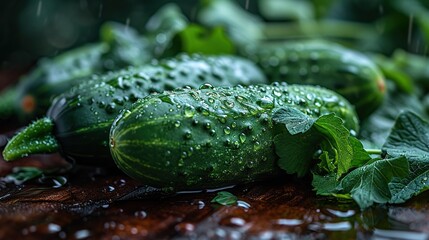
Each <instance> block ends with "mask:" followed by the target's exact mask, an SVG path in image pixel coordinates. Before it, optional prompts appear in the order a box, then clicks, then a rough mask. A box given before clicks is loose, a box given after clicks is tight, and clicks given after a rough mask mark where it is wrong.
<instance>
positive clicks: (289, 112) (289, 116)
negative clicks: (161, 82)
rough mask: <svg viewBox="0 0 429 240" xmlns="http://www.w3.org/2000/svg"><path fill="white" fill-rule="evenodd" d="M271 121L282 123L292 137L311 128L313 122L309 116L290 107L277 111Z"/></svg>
mask: <svg viewBox="0 0 429 240" xmlns="http://www.w3.org/2000/svg"><path fill="white" fill-rule="evenodd" d="M273 120H274V121H275V122H278V123H283V124H284V125H285V126H286V128H287V130H288V131H289V133H290V134H292V135H295V134H297V133H303V132H306V131H307V130H308V129H310V128H311V127H312V126H313V123H314V121H315V120H314V119H313V118H311V117H310V116H308V115H306V114H304V113H302V112H301V111H299V110H297V109H295V108H291V107H284V108H280V109H279V110H277V111H276V112H275V113H274V115H273Z"/></svg>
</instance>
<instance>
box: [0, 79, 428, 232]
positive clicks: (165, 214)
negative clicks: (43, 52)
mask: <svg viewBox="0 0 429 240" xmlns="http://www.w3.org/2000/svg"><path fill="white" fill-rule="evenodd" d="M0 75H1V74H0ZM13 76H15V75H9V76H8V79H13ZM3 77H4V74H3ZM0 78H1V77H0ZM16 129H17V126H16V123H12V122H11V123H10V124H7V125H2V126H1V127H0V131H1V133H2V134H9V135H10V134H11V133H12V132H13V131H14V130H16ZM2 141H3V142H4V139H3V140H1V139H0V143H1V142H2ZM0 145H1V144H0ZM23 165H25V166H27V165H30V166H38V167H41V168H51V167H55V166H64V165H67V163H66V162H65V161H64V160H63V159H62V158H61V156H59V155H49V156H46V155H39V156H34V157H31V158H28V159H25V160H23V161H18V162H15V163H13V164H10V163H5V162H4V161H3V160H2V159H0V175H1V177H4V176H5V175H7V174H8V173H10V172H11V171H12V169H13V167H15V166H23ZM61 177H62V178H63V179H66V180H67V183H66V184H64V185H62V186H59V185H58V184H57V183H56V182H55V181H54V180H53V179H52V178H39V179H35V180H32V181H30V182H26V183H24V184H20V185H16V184H14V183H8V182H6V181H5V179H3V178H2V179H0V239H371V238H372V239H429V194H422V195H420V196H419V197H416V198H414V199H413V200H412V201H410V202H407V203H406V204H403V205H394V206H377V207H374V208H371V209H367V210H365V211H361V210H359V209H358V208H357V207H356V205H355V204H353V203H352V202H339V201H337V200H334V199H328V198H323V197H317V196H315V195H314V193H313V192H312V191H311V187H310V183H309V181H308V180H297V179H294V178H292V177H285V178H282V179H276V180H272V181H269V182H258V183H253V184H249V185H243V186H235V187H231V188H228V189H226V190H227V191H229V192H231V193H233V194H235V195H236V196H237V197H238V200H239V201H238V202H237V204H235V205H232V206H221V205H219V204H215V203H211V200H212V199H213V197H214V196H215V195H216V191H215V190H207V191H200V192H181V193H175V194H165V193H162V192H160V191H158V190H157V189H154V188H151V187H148V186H145V185H144V184H142V183H139V182H136V181H134V180H132V179H130V178H129V177H127V176H125V175H124V174H122V173H121V172H119V171H118V170H115V169H104V168H101V167H87V166H74V167H73V168H72V170H71V171H69V172H67V173H64V174H61Z"/></svg>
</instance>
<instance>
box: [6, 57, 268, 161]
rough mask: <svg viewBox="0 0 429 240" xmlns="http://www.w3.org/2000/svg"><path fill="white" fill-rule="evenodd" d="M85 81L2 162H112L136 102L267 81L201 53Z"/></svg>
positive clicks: (249, 67) (237, 61)
mask: <svg viewBox="0 0 429 240" xmlns="http://www.w3.org/2000/svg"><path fill="white" fill-rule="evenodd" d="M87 80H88V81H89V82H87V83H84V84H81V85H79V86H77V87H75V88H73V89H71V90H70V91H68V92H66V93H63V94H61V95H59V96H58V97H57V98H56V99H55V100H54V102H53V104H52V105H51V107H50V109H49V111H48V113H47V116H46V117H45V118H42V119H40V120H38V121H36V122H35V123H33V124H32V125H30V126H29V127H27V129H25V130H23V131H22V132H21V133H19V134H18V135H16V136H15V137H14V138H12V139H11V140H10V141H9V143H8V145H7V146H6V148H5V150H4V152H3V156H4V158H5V159H6V160H13V159H16V158H20V157H23V156H26V155H28V154H34V153H48V152H55V151H60V152H61V153H62V154H63V155H64V156H65V157H66V158H69V159H75V160H76V161H78V162H79V163H83V164H85V163H86V164H99V163H100V162H101V163H102V164H108V163H106V162H109V161H108V160H109V159H111V156H110V151H109V147H108V141H109V129H110V126H111V124H112V122H113V120H114V119H115V117H116V116H117V115H118V114H119V112H120V110H121V109H122V108H124V107H127V106H129V105H131V103H133V102H135V101H136V100H137V99H139V98H143V97H145V96H147V95H149V94H150V93H157V92H163V91H165V90H173V89H175V88H179V87H184V86H189V87H194V88H197V87H199V86H201V85H202V84H204V83H209V84H212V85H214V86H232V85H239V84H242V85H249V84H257V83H266V79H265V76H264V75H263V74H262V72H261V71H260V70H259V68H258V67H257V66H256V65H255V64H254V63H252V62H251V61H249V60H246V59H243V58H240V57H235V56H202V55H191V56H189V55H180V56H177V57H176V58H172V59H166V60H162V61H160V62H158V63H154V64H149V65H145V66H142V67H138V68H129V69H127V70H121V71H117V72H113V73H109V74H106V75H102V76H99V77H98V78H95V79H92V80H90V79H87ZM111 164H112V165H114V163H113V161H111Z"/></svg>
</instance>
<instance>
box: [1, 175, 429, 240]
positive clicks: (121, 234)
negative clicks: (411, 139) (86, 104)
mask: <svg viewBox="0 0 429 240" xmlns="http://www.w3.org/2000/svg"><path fill="white" fill-rule="evenodd" d="M62 177H64V178H66V179H67V181H66V183H64V184H63V185H61V186H58V183H57V182H56V180H55V179H54V180H53V179H46V181H45V182H43V181H42V182H41V181H30V182H28V183H24V184H22V185H14V184H10V183H8V184H3V185H2V187H1V188H0V224H1V225H2V226H8V227H7V228H1V229H0V237H1V238H2V239H6V238H7V239H13V238H23V237H25V238H28V239H102V238H106V239H133V238H135V239H139V238H156V239H158V238H169V239H207V238H208V239H296V238H305V239H412V240H414V239H429V223H428V222H429V221H428V220H429V203H428V202H429V200H427V199H429V198H428V196H429V195H428V194H423V195H421V196H419V197H416V198H414V199H413V200H412V201H410V202H408V203H406V204H402V205H391V206H386V205H385V206H376V207H373V208H370V209H366V210H360V209H359V208H358V207H357V205H355V204H354V203H353V202H347V201H337V200H334V199H331V198H325V197H316V196H315V195H314V193H313V192H312V191H311V189H309V187H308V185H307V184H308V183H306V182H299V181H296V180H294V179H285V180H279V181H275V182H273V181H271V182H260V183H255V184H249V185H241V186H230V187H226V188H221V189H211V190H204V191H187V192H178V193H171V192H170V193H166V192H163V191H162V190H160V189H156V188H151V187H149V186H145V185H142V184H141V183H138V182H136V181H134V180H132V179H130V178H128V177H126V176H124V175H123V174H121V173H119V172H118V171H111V170H106V169H101V168H89V167H85V168H78V169H76V170H74V171H72V172H70V173H68V174H66V175H64V176H62ZM218 191H228V192H230V193H232V194H234V195H235V196H237V198H238V201H237V202H236V203H235V204H232V205H230V206H222V205H220V204H217V203H213V202H211V200H212V199H213V198H214V197H215V196H216V194H217V192H218ZM17 229H19V230H18V231H17Z"/></svg>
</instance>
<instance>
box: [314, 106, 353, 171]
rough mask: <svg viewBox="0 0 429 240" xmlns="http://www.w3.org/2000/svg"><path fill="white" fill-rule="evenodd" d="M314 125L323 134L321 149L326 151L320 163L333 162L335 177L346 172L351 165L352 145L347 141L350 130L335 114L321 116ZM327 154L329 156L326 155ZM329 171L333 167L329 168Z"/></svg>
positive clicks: (327, 163) (326, 164)
mask: <svg viewBox="0 0 429 240" xmlns="http://www.w3.org/2000/svg"><path fill="white" fill-rule="evenodd" d="M314 127H315V128H316V129H317V130H318V131H319V132H320V133H321V134H322V135H323V136H324V139H325V141H322V142H321V149H322V151H323V152H326V154H327V155H326V154H325V156H326V157H325V158H324V159H323V160H324V161H323V162H322V165H325V166H329V165H331V164H334V165H335V166H336V168H337V170H336V174H337V179H338V178H340V177H341V176H342V175H343V174H344V173H347V172H348V171H349V169H350V168H351V166H352V160H353V153H354V151H353V146H356V145H352V144H351V143H350V141H349V139H350V132H349V130H347V128H346V127H344V125H343V120H342V119H341V118H339V117H336V116H335V114H329V115H324V116H321V117H320V118H319V119H317V121H316V122H315V125H314ZM328 156H329V157H328ZM329 170H330V171H332V170H333V169H331V168H329Z"/></svg>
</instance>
